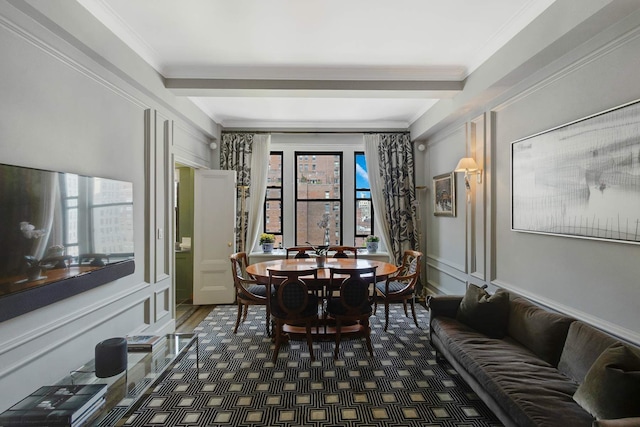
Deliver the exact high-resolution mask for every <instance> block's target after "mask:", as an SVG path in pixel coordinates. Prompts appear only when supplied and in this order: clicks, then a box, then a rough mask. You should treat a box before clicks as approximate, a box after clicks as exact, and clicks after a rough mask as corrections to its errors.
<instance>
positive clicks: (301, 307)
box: [267, 268, 318, 363]
mask: <svg viewBox="0 0 640 427" xmlns="http://www.w3.org/2000/svg"><path fill="white" fill-rule="evenodd" d="M303 277H304V279H303ZM317 279H318V270H317V269H316V268H310V269H304V270H272V269H269V292H268V294H267V298H269V299H270V302H269V306H270V311H271V316H272V317H273V318H274V320H275V327H274V331H275V341H276V344H275V349H274V351H273V358H272V360H273V363H275V362H276V360H277V358H278V353H279V352H280V346H281V344H282V341H283V335H284V333H283V328H284V325H285V324H287V325H304V326H305V329H306V334H307V345H308V346H309V353H310V354H311V360H312V361H314V360H315V357H314V354H313V339H312V337H311V326H313V325H317V324H318V297H317V296H316V295H315V294H313V293H310V292H309V287H308V286H307V283H306V282H305V280H309V281H317Z"/></svg>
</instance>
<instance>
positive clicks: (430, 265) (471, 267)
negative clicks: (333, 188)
mask: <svg viewBox="0 0 640 427" xmlns="http://www.w3.org/2000/svg"><path fill="white" fill-rule="evenodd" d="M565 3H566V2H565ZM622 4H623V3H622V2H621V3H620V5H622ZM627 4H629V3H627ZM599 18H602V16H600V17H599ZM616 19H617V21H616V22H615V23H614V24H613V25H607V26H604V27H603V30H602V31H601V32H600V33H598V34H597V35H595V36H593V37H591V38H590V39H586V40H583V41H582V43H574V44H575V45H576V47H575V48H574V49H571V50H569V51H566V52H565V53H564V55H562V56H559V57H558V58H556V59H554V60H553V61H551V62H550V63H549V64H548V65H546V66H545V67H544V68H542V69H538V70H537V71H536V72H535V73H530V74H529V75H528V77H526V78H524V79H522V80H520V81H516V82H515V83H514V84H512V86H511V87H510V89H509V90H507V91H505V92H503V93H501V94H500V95H499V96H497V97H495V98H493V99H490V100H488V101H487V102H486V103H484V104H483V105H481V106H480V107H479V108H476V109H475V110H473V111H472V112H471V113H466V114H463V115H462V117H461V118H460V119H457V120H456V121H455V122H454V123H453V124H451V125H449V126H447V127H446V128H444V129H442V130H440V131H438V132H436V133H434V134H433V135H430V136H429V137H428V139H427V140H426V143H427V146H428V148H427V151H426V155H425V157H424V158H423V162H424V168H425V170H426V171H427V177H429V178H428V180H429V181H430V179H431V178H430V177H432V176H435V175H438V174H441V173H446V172H450V171H451V170H453V168H454V167H455V165H456V163H457V161H458V160H459V158H460V157H463V156H464V155H465V154H472V155H473V156H474V157H475V158H476V160H477V161H478V163H479V164H480V165H481V166H483V168H484V169H485V176H484V180H483V182H482V184H477V183H475V177H474V178H472V182H473V184H472V188H473V190H472V192H471V194H470V195H471V201H470V203H467V202H466V194H465V191H464V183H463V180H462V174H458V176H457V189H458V195H457V204H458V215H457V217H455V218H445V217H435V216H433V215H432V214H431V211H432V208H431V206H430V205H429V207H428V210H427V213H428V220H427V225H426V226H427V232H426V234H427V236H426V240H427V255H428V257H427V275H428V283H429V288H430V291H431V292H436V293H463V292H464V290H465V283H466V282H467V281H468V282H471V283H477V284H487V285H490V288H495V287H504V288H506V289H509V290H511V291H513V292H515V293H518V294H521V295H524V296H527V297H530V298H532V299H534V300H535V301H537V302H539V303H541V304H543V305H547V306H549V307H551V308H554V309H557V310H560V311H563V312H567V313H569V314H571V315H573V316H575V317H577V318H580V319H584V320H586V321H587V322H590V323H592V324H594V325H595V326H597V327H600V328H602V329H605V330H607V331H609V332H612V333H614V334H616V335H618V336H621V337H622V338H624V339H627V340H630V341H633V342H635V343H640V281H639V280H638V277H640V262H638V261H639V260H640V245H634V244H624V243H612V242H604V241H598V240H586V239H577V238H568V237H556V236H547V235H539V234H528V233H519V232H514V231H511V200H510V173H511V171H510V168H511V166H510V149H511V143H512V142H513V141H515V140H517V139H520V138H523V137H527V136H530V135H532V134H534V133H537V132H540V131H544V130H547V129H550V128H553V127H555V126H559V125H562V124H565V123H567V122H571V121H574V120H577V119H581V118H583V117H585V116H588V115H591V114H594V113H598V112H601V111H603V110H606V109H609V108H612V107H615V106H618V105H621V104H624V103H627V102H630V101H633V100H636V99H640V80H638V77H637V70H638V69H639V67H640V13H638V12H634V13H630V14H628V15H627V16H624V17H617V18H616ZM591 21H593V19H592V20H591ZM454 102H455V101H454ZM423 121H426V119H423ZM427 185H428V186H431V183H430V182H428V183H427ZM429 200H430V202H429V203H432V202H431V194H430V193H429Z"/></svg>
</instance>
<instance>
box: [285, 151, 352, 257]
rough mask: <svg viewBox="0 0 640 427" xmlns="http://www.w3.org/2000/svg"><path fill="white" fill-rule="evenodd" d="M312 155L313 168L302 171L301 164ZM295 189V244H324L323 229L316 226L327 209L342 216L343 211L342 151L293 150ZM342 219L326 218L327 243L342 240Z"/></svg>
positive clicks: (338, 216) (327, 211)
mask: <svg viewBox="0 0 640 427" xmlns="http://www.w3.org/2000/svg"><path fill="white" fill-rule="evenodd" d="M309 156H311V157H312V159H314V160H315V165H316V168H315V169H314V170H312V171H305V172H302V171H301V169H300V164H301V163H302V162H303V160H306V159H308V158H309ZM295 161H296V167H295V170H296V171H298V173H297V176H296V190H295V200H296V204H295V218H296V225H295V244H296V245H301V244H304V243H305V242H310V243H311V244H313V245H320V244H324V230H323V229H322V228H320V227H319V226H318V223H320V221H321V220H322V217H323V216H324V215H325V214H326V213H330V212H334V215H336V218H341V215H342V214H341V212H342V209H341V208H342V179H341V175H342V153H339V152H314V153H312V152H296V153H295ZM341 222H342V221H336V222H333V221H329V236H330V240H331V241H330V242H329V244H332V245H335V244H341V240H342V228H341V227H340V224H341Z"/></svg>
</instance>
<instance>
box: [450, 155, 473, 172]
mask: <svg viewBox="0 0 640 427" xmlns="http://www.w3.org/2000/svg"><path fill="white" fill-rule="evenodd" d="M477 170H478V164H477V163H476V161H475V160H473V159H472V158H471V157H463V158H462V159H460V161H459V162H458V166H456V168H455V169H454V171H455V172H475V171H477Z"/></svg>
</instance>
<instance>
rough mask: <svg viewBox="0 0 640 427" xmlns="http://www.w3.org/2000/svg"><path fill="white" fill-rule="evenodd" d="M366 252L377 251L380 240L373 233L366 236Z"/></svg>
mask: <svg viewBox="0 0 640 427" xmlns="http://www.w3.org/2000/svg"><path fill="white" fill-rule="evenodd" d="M366 242H367V252H369V253H375V252H377V251H378V243H379V242H380V238H379V237H378V236H374V235H373V234H371V235H369V236H367V238H366Z"/></svg>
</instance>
